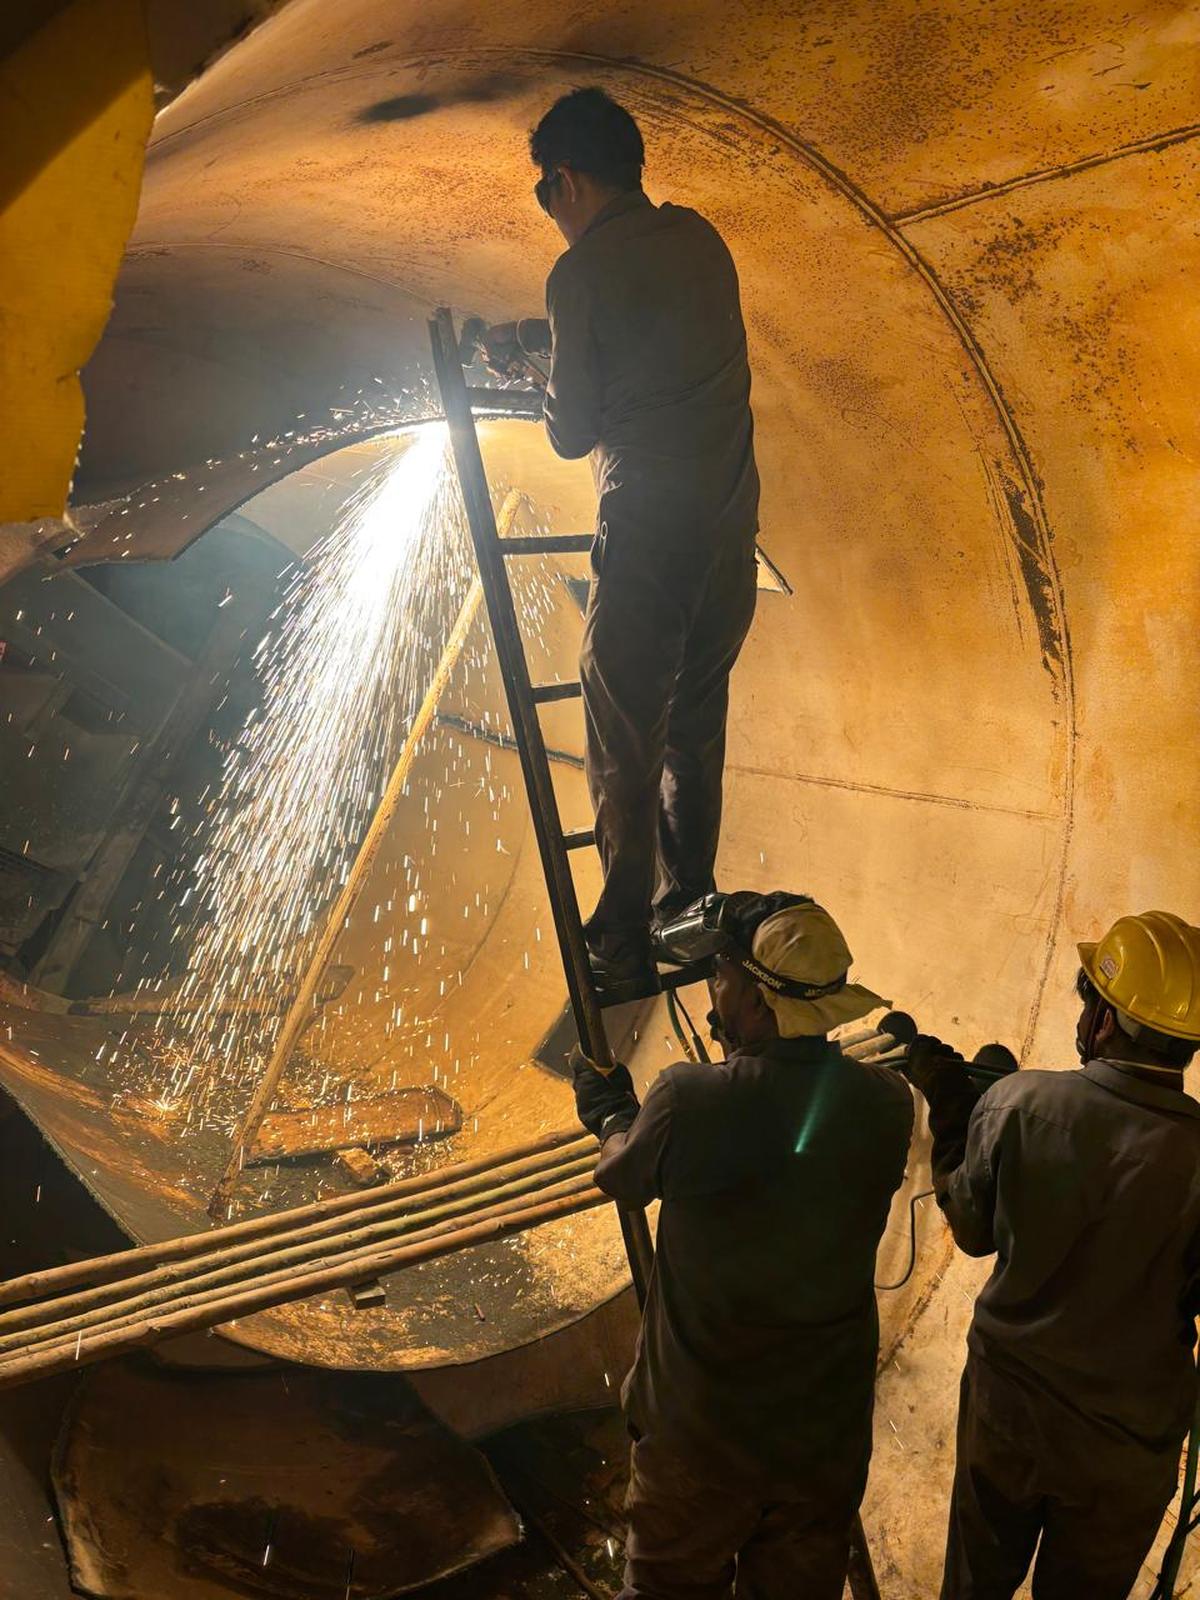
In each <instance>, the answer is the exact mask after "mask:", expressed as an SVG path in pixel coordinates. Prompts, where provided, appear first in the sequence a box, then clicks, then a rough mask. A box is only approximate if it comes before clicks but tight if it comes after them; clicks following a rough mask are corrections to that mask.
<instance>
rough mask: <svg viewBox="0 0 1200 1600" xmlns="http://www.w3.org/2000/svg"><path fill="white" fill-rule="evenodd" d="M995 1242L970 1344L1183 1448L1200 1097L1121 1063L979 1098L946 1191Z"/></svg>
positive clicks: (967, 1234) (1024, 1377)
mask: <svg viewBox="0 0 1200 1600" xmlns="http://www.w3.org/2000/svg"><path fill="white" fill-rule="evenodd" d="M943 1203H944V1205H945V1207H946V1211H947V1215H948V1217H949V1218H950V1220H951V1223H952V1225H953V1226H954V1230H955V1235H956V1237H957V1238H958V1240H959V1242H960V1244H962V1246H963V1247H964V1248H965V1249H967V1250H970V1251H972V1252H973V1253H977V1254H983V1253H986V1252H988V1251H990V1249H991V1248H992V1246H993V1244H994V1247H995V1249H996V1253H997V1259H996V1266H995V1270H994V1271H993V1273H992V1276H991V1278H990V1279H989V1280H988V1282H987V1284H986V1285H985V1287H984V1289H983V1291H982V1293H981V1294H980V1296H979V1299H978V1302H977V1304H976V1309H975V1320H974V1323H973V1324H972V1329H971V1334H970V1344H971V1347H972V1349H973V1350H975V1351H976V1353H977V1354H979V1355H981V1356H983V1357H984V1358H985V1359H986V1360H987V1361H988V1362H989V1364H991V1365H993V1366H996V1367H998V1368H1001V1369H1003V1370H1005V1371H1007V1372H1009V1374H1010V1375H1011V1376H1013V1377H1015V1378H1017V1379H1018V1380H1020V1381H1023V1382H1024V1383H1025V1384H1026V1385H1027V1386H1032V1387H1034V1388H1036V1389H1039V1390H1041V1391H1048V1392H1050V1393H1051V1394H1053V1395H1055V1396H1056V1397H1057V1398H1058V1399H1060V1400H1062V1401H1063V1402H1065V1403H1066V1404H1067V1405H1068V1406H1069V1407H1070V1408H1071V1409H1072V1410H1073V1411H1074V1412H1076V1413H1077V1414H1081V1415H1083V1416H1085V1417H1088V1418H1089V1419H1091V1420H1092V1421H1093V1422H1095V1423H1098V1424H1099V1425H1100V1426H1101V1427H1103V1428H1105V1429H1107V1430H1109V1431H1111V1432H1112V1434H1113V1435H1114V1437H1128V1438H1130V1439H1132V1440H1136V1441H1137V1442H1138V1443H1140V1444H1142V1445H1145V1446H1148V1447H1150V1448H1152V1449H1154V1448H1167V1449H1173V1448H1175V1447H1176V1446H1177V1444H1178V1440H1179V1437H1180V1435H1181V1434H1182V1433H1183V1432H1184V1431H1185V1430H1186V1428H1187V1425H1188V1422H1189V1420H1190V1417H1191V1411H1192V1407H1193V1404H1194V1395H1195V1370H1194V1367H1193V1363H1192V1343H1193V1339H1194V1325H1193V1318H1194V1316H1195V1313H1196V1311H1197V1309H1198V1305H1197V1284H1198V1282H1200V1104H1197V1102H1196V1101H1194V1100H1192V1099H1191V1098H1190V1096H1188V1095H1186V1094H1184V1093H1182V1092H1181V1091H1180V1090H1178V1089H1174V1088H1171V1087H1168V1086H1166V1085H1165V1084H1159V1083H1157V1082H1153V1081H1147V1079H1146V1078H1142V1077H1138V1076H1135V1075H1134V1074H1133V1073H1131V1072H1130V1071H1128V1070H1124V1069H1122V1068H1120V1067H1118V1066H1115V1065H1113V1064H1111V1063H1109V1062H1104V1061H1094V1062H1091V1063H1090V1064H1089V1065H1088V1066H1087V1067H1085V1068H1084V1069H1083V1070H1081V1071H1076V1072H1036V1071H1025V1072H1020V1073H1014V1074H1013V1075H1012V1076H1011V1077H1010V1078H1007V1079H1004V1080H1002V1081H1001V1082H1000V1083H999V1084H997V1085H996V1086H995V1087H994V1088H992V1089H991V1090H989V1091H988V1093H987V1094H986V1095H985V1096H984V1098H983V1099H982V1100H981V1101H980V1103H979V1105H978V1106H977V1107H976V1108H975V1111H974V1114H973V1116H972V1119H971V1134H970V1140H969V1143H968V1151H967V1158H966V1160H965V1161H964V1163H963V1165H962V1166H961V1167H960V1168H959V1169H958V1171H957V1172H956V1173H955V1174H954V1177H953V1179H952V1180H951V1182H950V1184H949V1185H948V1188H947V1193H946V1195H945V1198H944V1202H943Z"/></svg>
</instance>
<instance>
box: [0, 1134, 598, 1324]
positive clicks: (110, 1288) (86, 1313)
mask: <svg viewBox="0 0 1200 1600" xmlns="http://www.w3.org/2000/svg"><path fill="white" fill-rule="evenodd" d="M594 1169H595V1160H594V1159H593V1158H592V1157H590V1156H583V1157H581V1158H580V1159H578V1160H576V1161H567V1162H563V1163H561V1164H560V1165H558V1166H555V1167H552V1168H551V1169H550V1172H549V1173H530V1174H527V1175H526V1176H524V1177H521V1178H517V1179H515V1180H513V1181H512V1182H510V1183H504V1184H500V1185H498V1186H496V1187H493V1188H489V1189H484V1190H481V1191H479V1192H477V1193H470V1194H466V1195H459V1196H457V1197H455V1198H453V1199H445V1197H444V1195H443V1203H441V1204H439V1205H435V1206H432V1207H426V1208H423V1209H421V1210H417V1211H412V1210H410V1211H401V1212H400V1213H399V1214H398V1215H397V1214H391V1215H385V1216H381V1215H380V1214H379V1211H378V1210H375V1211H372V1212H371V1213H369V1217H370V1220H369V1222H367V1223H366V1224H365V1225H364V1226H356V1227H350V1228H347V1227H345V1226H344V1225H340V1224H339V1223H338V1221H337V1220H336V1219H334V1220H333V1221H332V1222H324V1223H315V1224H313V1225H312V1226H311V1227H309V1228H305V1229H302V1230H301V1232H300V1235H299V1236H296V1235H290V1234H285V1235H283V1236H282V1237H281V1239H280V1240H279V1242H278V1243H277V1244H276V1245H275V1247H274V1248H272V1249H268V1250H266V1251H264V1250H263V1248H262V1246H261V1244H260V1243H258V1242H256V1241H250V1242H248V1243H245V1244H241V1245H237V1246H235V1247H234V1248H232V1249H230V1250H226V1251H223V1252H220V1254H219V1256H212V1257H209V1258H208V1265H207V1267H206V1266H205V1265H204V1261H203V1258H202V1259H201V1261H200V1262H198V1263H197V1262H175V1263H172V1264H171V1265H168V1266H165V1267H160V1268H158V1269H157V1270H156V1271H154V1272H147V1273H143V1274H142V1275H141V1276H140V1277H136V1278H126V1279H122V1280H120V1282H119V1283H118V1284H113V1285H105V1286H102V1287H101V1288H99V1289H91V1290H87V1291H85V1292H84V1293H83V1294H81V1295H73V1296H68V1297H66V1298H64V1299H62V1300H57V1301H51V1302H49V1303H45V1302H43V1303H42V1304H41V1305H39V1306H35V1307H29V1308H27V1310H28V1311H30V1312H38V1313H46V1314H48V1316H49V1320H48V1321H42V1322H39V1323H35V1324H31V1325H28V1326H25V1327H16V1328H15V1329H14V1328H13V1321H14V1319H19V1318H20V1317H21V1316H22V1315H23V1314H24V1313H21V1312H15V1313H9V1316H8V1318H5V1319H0V1320H4V1321H6V1322H7V1323H8V1325H9V1330H10V1331H7V1332H5V1333H3V1334H0V1354H3V1353H6V1352H8V1351H10V1350H12V1349H15V1348H17V1347H18V1346H20V1345H22V1344H26V1345H28V1344H29V1343H30V1342H31V1341H33V1340H40V1339H54V1338H58V1337H60V1336H62V1335H65V1334H75V1333H78V1331H79V1330H80V1329H81V1328H90V1327H95V1326H96V1325H97V1324H98V1323H101V1322H105V1321H109V1320H111V1319H113V1318H114V1317H117V1316H120V1317H124V1316H127V1315H128V1314H129V1313H130V1312H134V1311H145V1310H149V1309H151V1308H152V1307H154V1306H158V1305H162V1304H165V1303H166V1302H168V1301H170V1300H172V1299H174V1298H176V1297H177V1296H179V1295H181V1294H190V1293H192V1292H193V1291H196V1290H199V1289H201V1288H203V1287H212V1286H216V1285H223V1284H229V1283H233V1282H238V1281H241V1280H244V1279H246V1278H259V1277H262V1276H264V1275H265V1274H266V1273H268V1272H271V1271H274V1270H276V1269H280V1268H290V1267H292V1266H296V1265H299V1264H301V1263H304V1262H308V1261H311V1260H314V1259H318V1260H319V1259H321V1257H322V1256H323V1255H329V1254H330V1253H331V1252H332V1253H335V1254H338V1255H340V1254H342V1253H344V1252H345V1251H346V1250H348V1249H350V1248H357V1247H358V1246H359V1245H362V1244H368V1243H372V1242H374V1241H376V1240H382V1239H387V1238H396V1237H399V1236H400V1235H401V1234H410V1233H411V1234H419V1233H420V1232H421V1230H422V1229H424V1228H426V1227H427V1226H429V1225H430V1224H432V1223H434V1222H438V1221H441V1220H443V1219H445V1218H448V1217H459V1218H461V1217H462V1216H463V1215H464V1214H467V1215H469V1214H472V1213H482V1214H486V1212H487V1210H488V1208H489V1207H492V1206H494V1205H495V1204H497V1203H500V1202H505V1203H506V1202H508V1201H509V1200H512V1199H516V1198H518V1197H520V1196H523V1195H527V1194H529V1193H530V1191H531V1190H537V1191H538V1192H539V1193H541V1194H542V1195H543V1196H545V1197H547V1198H549V1197H550V1196H551V1195H553V1194H554V1193H556V1192H558V1191H560V1190H561V1188H562V1185H563V1184H564V1183H566V1182H569V1181H571V1182H573V1181H575V1180H577V1179H579V1178H582V1177H586V1178H588V1179H589V1180H590V1178H591V1174H592V1172H593V1171H594ZM547 1180H548V1181H547ZM383 1209H384V1211H385V1212H388V1213H394V1212H395V1211H396V1208H395V1207H392V1206H388V1207H385V1208H383ZM135 1290H136V1291H138V1292H136V1293H134V1292H132V1291H135ZM114 1293H116V1294H117V1295H118V1296H119V1298H117V1299H115V1300H114V1299H113V1298H112V1295H113V1294H114ZM60 1313H61V1314H60Z"/></svg>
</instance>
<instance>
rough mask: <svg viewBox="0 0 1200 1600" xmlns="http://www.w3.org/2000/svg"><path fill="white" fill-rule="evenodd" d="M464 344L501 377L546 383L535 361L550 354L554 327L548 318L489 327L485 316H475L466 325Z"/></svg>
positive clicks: (491, 370) (496, 323) (527, 319)
mask: <svg viewBox="0 0 1200 1600" xmlns="http://www.w3.org/2000/svg"><path fill="white" fill-rule="evenodd" d="M462 344H463V347H464V349H466V350H473V351H475V352H477V353H478V355H479V356H480V357H481V358H482V360H483V364H484V366H485V367H487V369H488V371H489V372H492V373H494V374H495V375H496V377H498V378H504V379H508V380H522V381H524V382H527V383H534V384H539V385H544V384H545V381H546V375H545V373H544V372H542V371H541V369H540V368H539V367H538V366H537V364H536V362H535V361H534V360H532V359H531V358H532V357H538V356H540V357H543V358H544V357H548V356H549V354H550V324H549V323H548V322H547V321H546V320H545V319H544V318H540V317H523V318H522V319H521V320H520V321H519V322H493V323H492V324H491V325H490V326H489V325H488V324H487V323H485V322H484V321H483V319H482V318H481V317H472V318H470V319H469V321H467V322H466V323H464V324H463V333H462ZM543 347H544V348H543Z"/></svg>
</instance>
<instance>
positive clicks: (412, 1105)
mask: <svg viewBox="0 0 1200 1600" xmlns="http://www.w3.org/2000/svg"><path fill="white" fill-rule="evenodd" d="M461 1127H462V1107H461V1106H460V1105H459V1104H458V1102H457V1100H453V1099H451V1097H450V1096H449V1095H448V1094H446V1093H445V1092H444V1091H443V1090H441V1089H436V1088H433V1087H428V1088H420V1089H397V1090H396V1092H395V1093H394V1094H383V1095H376V1096H374V1097H373V1098H371V1099H370V1100H347V1101H344V1102H343V1103H342V1104H341V1105H334V1106H309V1107H304V1108H301V1109H300V1110H298V1111H275V1112H272V1113H271V1114H270V1115H269V1116H267V1117H266V1118H264V1120H263V1125H262V1127H261V1129H260V1130H259V1134H258V1138H257V1140H256V1141H255V1145H254V1149H253V1151H252V1152H251V1153H250V1155H249V1156H248V1157H247V1165H249V1164H251V1163H255V1164H257V1163H261V1162H264V1161H275V1160H280V1159H294V1158H296V1157H298V1156H313V1155H322V1154H330V1153H332V1152H333V1151H335V1150H346V1149H349V1148H350V1147H351V1146H354V1145H361V1146H365V1147H366V1148H367V1149H368V1150H372V1149H377V1148H380V1147H382V1146H384V1145H393V1144H412V1143H417V1142H419V1141H420V1140H422V1139H440V1138H444V1137H446V1136H448V1135H449V1134H452V1133H457V1132H458V1131H459V1129H460V1128H461Z"/></svg>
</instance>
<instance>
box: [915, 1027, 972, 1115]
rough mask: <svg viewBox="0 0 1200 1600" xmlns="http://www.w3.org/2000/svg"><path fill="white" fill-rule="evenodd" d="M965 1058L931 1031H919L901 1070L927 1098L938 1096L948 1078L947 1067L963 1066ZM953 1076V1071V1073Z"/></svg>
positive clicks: (932, 1098)
mask: <svg viewBox="0 0 1200 1600" xmlns="http://www.w3.org/2000/svg"><path fill="white" fill-rule="evenodd" d="M965 1065H966V1062H965V1060H964V1058H963V1057H962V1056H961V1055H960V1054H959V1053H958V1051H957V1050H955V1049H954V1047H953V1045H948V1044H944V1043H943V1042H942V1040H941V1039H935V1038H934V1037H933V1035H932V1034H931V1033H919V1034H917V1036H916V1038H915V1039H914V1040H913V1041H912V1043H911V1044H910V1045H909V1047H908V1055H907V1056H906V1057H905V1060H904V1065H903V1066H902V1067H901V1069H900V1070H901V1071H902V1072H903V1073H904V1076H905V1077H906V1078H907V1079H908V1081H909V1082H910V1083H912V1084H915V1086H916V1087H917V1088H918V1089H919V1090H920V1091H921V1093H922V1094H923V1095H924V1096H925V1098H926V1100H929V1101H933V1100H934V1099H936V1097H937V1092H938V1088H939V1086H941V1085H942V1084H944V1083H945V1082H946V1081H947V1080H946V1077H945V1076H944V1075H945V1074H946V1073H947V1069H952V1068H955V1067H963V1066H965ZM951 1076H953V1073H951Z"/></svg>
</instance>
